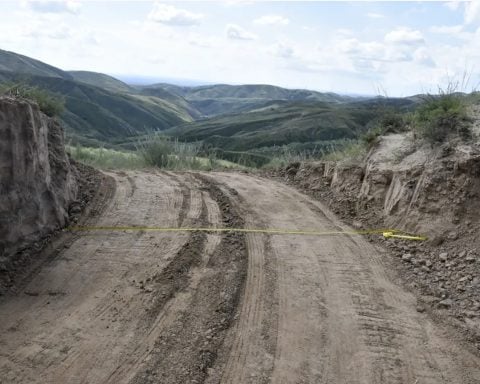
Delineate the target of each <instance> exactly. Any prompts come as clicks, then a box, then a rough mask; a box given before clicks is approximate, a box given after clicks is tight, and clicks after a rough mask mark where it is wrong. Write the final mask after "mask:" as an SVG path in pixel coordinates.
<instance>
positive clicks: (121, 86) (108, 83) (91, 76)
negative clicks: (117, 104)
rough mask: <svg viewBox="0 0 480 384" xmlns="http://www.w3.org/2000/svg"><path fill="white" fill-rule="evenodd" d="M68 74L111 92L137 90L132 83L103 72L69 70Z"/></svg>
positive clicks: (81, 81) (79, 80)
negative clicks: (126, 82) (129, 83)
mask: <svg viewBox="0 0 480 384" xmlns="http://www.w3.org/2000/svg"><path fill="white" fill-rule="evenodd" d="M68 74H70V75H71V76H72V78H73V80H75V81H78V82H80V83H85V84H90V85H94V86H96V87H100V88H103V89H106V90H108V91H111V92H123V93H132V92H136V90H135V88H133V87H131V86H130V85H128V84H125V83H124V82H123V81H120V80H118V79H116V78H114V77H112V76H109V75H105V74H103V73H97V72H90V71H68Z"/></svg>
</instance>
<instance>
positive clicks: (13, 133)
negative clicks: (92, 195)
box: [0, 97, 77, 257]
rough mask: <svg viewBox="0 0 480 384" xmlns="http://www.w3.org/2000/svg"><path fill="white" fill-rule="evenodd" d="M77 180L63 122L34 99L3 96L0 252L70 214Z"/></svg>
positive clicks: (44, 231) (49, 229)
mask: <svg viewBox="0 0 480 384" xmlns="http://www.w3.org/2000/svg"><path fill="white" fill-rule="evenodd" d="M76 191H77V185H76V181H75V176H74V172H73V171H72V168H71V166H70V163H69V159H68V156H67V154H66V152H65V142H64V132H63V129H62V127H61V126H60V125H59V123H58V122H57V121H56V120H55V119H52V118H49V117H47V116H46V115H45V114H43V113H42V112H41V111H40V110H39V108H38V106H37V105H36V104H33V103H30V102H28V101H25V100H18V99H14V98H10V97H1V98H0V256H2V257H9V256H11V255H12V254H14V253H15V252H16V251H18V250H19V249H21V248H22V247H25V246H27V245H30V244H32V243H34V242H35V241H37V240H39V239H41V238H42V237H44V236H46V235H47V234H49V233H51V232H52V231H54V230H55V229H58V228H59V227H62V226H64V225H65V224H66V223H67V220H68V206H69V204H70V202H72V201H73V200H74V198H75V195H76Z"/></svg>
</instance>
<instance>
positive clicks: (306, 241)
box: [0, 171, 480, 384]
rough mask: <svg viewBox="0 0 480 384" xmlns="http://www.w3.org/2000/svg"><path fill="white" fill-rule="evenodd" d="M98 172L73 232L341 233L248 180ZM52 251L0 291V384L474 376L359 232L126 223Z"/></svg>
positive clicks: (259, 181)
mask: <svg viewBox="0 0 480 384" xmlns="http://www.w3.org/2000/svg"><path fill="white" fill-rule="evenodd" d="M110 176H111V177H112V178H113V180H114V182H115V188H111V189H110V196H111V198H110V199H104V200H103V202H102V203H101V204H100V205H97V206H95V207H94V208H93V209H92V212H95V213H96V215H91V216H89V217H87V218H85V219H83V220H84V221H82V222H81V223H82V224H84V225H93V226H110V227H112V226H143V227H145V226H151V227H170V228H174V227H179V226H183V227H214V228H220V227H229V228H243V227H246V228H277V229H285V230H289V229H297V230H312V229H314V230H319V231H331V230H349V228H348V227H347V226H346V225H345V224H343V223H342V222H340V221H339V220H338V219H337V218H336V217H335V216H334V215H333V214H332V213H331V212H330V211H329V210H328V209H327V208H326V207H324V206H323V205H322V204H320V203H319V202H317V201H314V200H312V199H311V198H309V197H307V196H305V195H303V194H301V193H299V192H297V191H295V190H294V189H292V188H290V187H287V186H285V185H283V184H280V183H278V182H275V181H271V180H268V179H263V178H259V177H256V176H252V175H247V174H242V173H226V172H225V173H172V172H157V171H150V172H133V171H131V172H116V173H110ZM108 195H109V194H105V196H108ZM54 244H56V247H55V249H53V250H52V253H51V254H50V255H49V257H46V258H45V260H44V262H43V264H41V265H39V266H37V267H36V268H35V270H33V271H32V272H31V273H30V274H26V276H27V277H26V278H24V279H23V280H22V282H21V283H19V285H18V288H19V289H18V290H17V291H14V290H12V291H11V292H10V293H9V294H8V295H6V296H4V297H2V298H0V345H1V349H0V382H1V383H2V384H3V383H46V382H47V383H65V382H68V383H102V384H105V383H110V384H116V383H122V384H127V383H166V384H170V383H172V384H176V383H206V384H214V383H215V384H217V383H224V384H231V383H235V384H237V383H238V384H247V383H252V384H253V383H258V384H260V383H262V384H263V383H265V384H266V383H273V384H277V383H281V384H283V383H285V384H287V383H312V384H313V383H315V384H317V383H325V384H327V383H345V384H346V383H349V384H350V383H354V384H355V383H357V384H380V383H382V384H383V383H392V384H397V383H398V384H403V383H423V384H438V383H444V384H447V383H454V384H455V383H456V384H473V383H478V382H480V359H479V355H478V352H477V351H475V350H473V349H471V348H470V347H469V345H467V344H464V343H463V342H462V339H461V335H458V334H456V333H455V332H454V331H452V330H450V329H448V328H445V327H444V326H440V325H439V324H437V323H435V322H434V321H433V320H432V319H431V318H430V317H429V315H428V314H427V313H419V312H417V311H416V307H417V303H416V298H415V297H414V296H413V295H412V294H411V293H409V292H407V291H406V290H405V289H404V288H403V287H402V286H400V285H398V284H397V283H396V282H395V281H396V280H394V278H395V276H394V271H391V270H390V264H389V263H388V255H387V254H386V253H385V252H384V251H383V250H381V249H379V248H375V247H374V246H372V245H371V244H369V243H368V242H367V241H366V240H365V239H363V238H361V237H355V236H350V235H345V236H343V235H342V236H335V237H326V236H324V237H320V236H301V235H288V236H286V235H279V234H275V235H272V234H265V233H246V234H245V233H234V232H228V233H213V232H212V233H210V232H188V233H185V232H179V233H172V232H169V233H165V232H155V231H132V230H125V231H90V232H85V233H84V232H82V233H77V234H74V235H71V236H69V238H68V241H65V242H63V243H62V241H61V240H59V241H58V242H57V243H54ZM27 293H28V294H27Z"/></svg>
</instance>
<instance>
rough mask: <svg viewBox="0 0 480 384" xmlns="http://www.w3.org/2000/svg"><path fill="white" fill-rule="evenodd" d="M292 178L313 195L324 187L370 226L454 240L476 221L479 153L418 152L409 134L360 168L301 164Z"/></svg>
mask: <svg viewBox="0 0 480 384" xmlns="http://www.w3.org/2000/svg"><path fill="white" fill-rule="evenodd" d="M287 173H288V171H287ZM290 179H292V180H294V181H296V182H298V183H300V184H301V186H302V187H304V188H308V189H311V190H314V191H315V190H319V191H320V190H324V188H325V187H328V189H329V191H330V192H331V193H332V197H333V195H334V197H335V199H336V200H340V201H341V202H342V203H343V204H344V209H345V210H346V211H347V213H348V214H349V215H350V216H355V217H358V218H359V219H367V220H368V222H369V223H370V224H372V225H377V226H380V227H382V228H384V227H388V228H394V229H400V230H405V231H411V232H418V233H425V234H428V235H429V236H430V238H432V239H434V238H440V237H449V236H450V237H455V235H454V233H455V232H457V231H458V229H459V226H460V225H461V224H462V223H463V224H464V223H469V222H470V223H471V222H473V221H474V220H475V221H477V212H478V208H479V205H480V199H479V194H480V151H479V150H478V148H476V146H467V145H456V146H453V145H448V144H446V145H444V146H442V147H439V148H435V149H434V148H431V147H429V146H428V145H424V146H422V147H419V148H416V147H415V146H414V144H413V143H412V140H411V137H409V136H408V135H401V134H393V135H389V136H385V137H383V138H382V140H381V142H380V143H379V145H378V147H376V148H374V149H373V150H372V151H371V152H370V154H369V155H368V156H367V158H366V159H365V161H364V162H362V163H361V164H353V165H352V164H341V163H330V162H321V163H313V164H312V163H311V164H308V163H307V164H302V165H301V166H298V168H297V169H296V170H290Z"/></svg>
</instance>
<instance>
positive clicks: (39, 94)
mask: <svg viewBox="0 0 480 384" xmlns="http://www.w3.org/2000/svg"><path fill="white" fill-rule="evenodd" d="M0 93H1V94H4V95H8V96H12V97H19V98H22V99H27V100H31V101H33V102H35V103H37V104H38V107H39V108H40V110H41V111H42V112H43V113H45V114H46V115H47V116H50V117H54V116H58V115H60V114H61V113H62V112H63V110H64V107H65V100H64V99H63V98H62V97H60V96H58V95H54V94H52V93H50V92H48V91H45V90H43V89H41V88H38V87H31V86H29V85H26V84H4V85H2V86H1V87H0Z"/></svg>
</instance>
